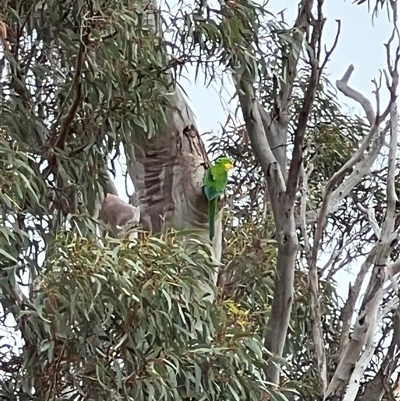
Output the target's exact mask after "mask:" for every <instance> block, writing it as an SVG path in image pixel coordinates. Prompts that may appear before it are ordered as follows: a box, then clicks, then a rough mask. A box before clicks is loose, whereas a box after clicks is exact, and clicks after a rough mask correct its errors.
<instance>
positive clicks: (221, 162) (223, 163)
mask: <svg viewBox="0 0 400 401" xmlns="http://www.w3.org/2000/svg"><path fill="white" fill-rule="evenodd" d="M215 165H216V166H220V168H221V167H222V168H223V169H224V170H225V171H229V170H231V169H233V163H232V160H230V159H228V158H227V157H220V158H218V159H217V161H216V162H215Z"/></svg>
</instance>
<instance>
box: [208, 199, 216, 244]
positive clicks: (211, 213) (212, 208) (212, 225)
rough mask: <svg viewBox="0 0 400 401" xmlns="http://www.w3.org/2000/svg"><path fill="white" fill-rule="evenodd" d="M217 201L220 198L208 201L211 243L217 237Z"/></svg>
mask: <svg viewBox="0 0 400 401" xmlns="http://www.w3.org/2000/svg"><path fill="white" fill-rule="evenodd" d="M217 200H218V198H215V199H213V200H210V201H208V226H209V232H210V240H211V241H212V239H213V238H214V235H215V214H216V212H217Z"/></svg>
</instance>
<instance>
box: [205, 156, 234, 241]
mask: <svg viewBox="0 0 400 401" xmlns="http://www.w3.org/2000/svg"><path fill="white" fill-rule="evenodd" d="M232 168H233V163H232V162H231V161H230V160H229V159H228V158H227V157H220V158H218V159H217V160H216V161H215V163H214V164H212V165H211V166H210V167H209V168H208V169H207V171H206V174H205V176H204V182H203V190H204V193H205V195H206V198H207V201H208V225H209V230H210V240H212V239H213V238H214V231H215V214H216V212H217V203H218V199H219V197H220V196H221V195H222V193H223V192H224V190H225V187H226V184H227V183H228V171H229V170H230V169H232Z"/></svg>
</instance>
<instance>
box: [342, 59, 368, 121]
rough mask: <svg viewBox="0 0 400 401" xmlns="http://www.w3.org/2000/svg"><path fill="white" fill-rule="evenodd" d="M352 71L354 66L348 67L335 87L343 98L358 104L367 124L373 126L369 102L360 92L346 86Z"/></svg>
mask: <svg viewBox="0 0 400 401" xmlns="http://www.w3.org/2000/svg"><path fill="white" fill-rule="evenodd" d="M353 71H354V66H353V65H350V67H349V68H348V69H347V71H346V72H345V74H344V75H343V77H342V79H341V80H340V81H337V82H336V86H337V88H338V89H339V90H340V92H342V93H343V94H344V95H345V96H347V97H349V98H350V99H353V100H355V101H356V102H357V103H360V105H361V106H362V108H363V109H364V111H365V114H366V116H367V119H368V121H369V123H370V124H371V125H374V123H375V112H374V109H373V107H372V104H371V102H370V101H369V100H368V99H367V98H366V97H365V96H364V95H363V94H361V93H360V92H358V91H356V90H355V89H353V88H351V87H350V86H348V85H347V83H348V82H349V79H350V77H351V74H352V73H353Z"/></svg>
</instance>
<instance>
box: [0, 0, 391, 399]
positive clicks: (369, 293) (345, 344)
mask: <svg viewBox="0 0 400 401" xmlns="http://www.w3.org/2000/svg"><path fill="white" fill-rule="evenodd" d="M324 3H325V2H324V1H323V0H318V1H313V0H300V1H299V2H298V6H299V7H298V15H297V17H296V20H295V22H294V25H293V26H287V25H286V24H285V23H283V22H281V21H279V20H277V19H276V18H275V17H274V16H272V15H271V14H270V13H269V12H268V6H267V5H260V4H255V3H253V2H251V1H246V0H244V1H240V2H239V1H238V2H236V1H227V2H223V3H218V4H215V5H214V4H212V5H211V4H206V3H204V2H195V3H194V4H191V5H185V4H183V3H182V2H178V4H176V5H175V7H172V5H170V6H171V7H172V8H170V9H168V7H167V9H166V10H161V9H160V8H159V7H158V5H157V4H155V3H152V2H151V3H146V2H139V1H130V0H124V1H116V0H108V1H93V0H69V1H65V2H60V1H58V0H57V1H56V0H31V1H18V0H7V1H5V2H3V3H2V4H1V5H0V15H1V16H2V20H1V21H0V38H1V44H2V47H3V54H2V59H1V64H0V72H1V74H0V77H1V79H2V92H1V110H0V111H1V119H0V126H1V127H0V128H1V132H0V133H1V155H2V165H1V169H2V174H1V180H2V192H1V194H0V199H1V211H2V220H1V231H0V233H1V236H2V243H4V244H5V245H4V247H3V248H1V250H0V255H1V270H2V274H3V276H2V281H1V292H2V295H1V301H2V306H3V310H4V316H5V317H6V316H10V315H12V316H13V317H14V320H15V322H16V327H17V329H18V330H19V333H20V334H21V337H22V338H21V341H22V346H21V344H20V346H19V349H20V350H21V352H20V353H19V352H17V351H15V349H13V348H10V344H6V345H5V352H4V353H3V358H2V359H3V360H4V364H3V365H2V369H3V376H2V380H3V383H2V384H3V386H2V389H3V390H1V391H2V396H3V397H8V398H10V399H12V398H13V397H14V398H15V396H19V397H22V396H23V395H26V396H27V397H31V398H35V399H51V398H53V399H55V398H57V397H63V398H69V399H71V398H73V399H81V398H82V399H109V398H115V399H130V398H133V399H147V398H149V399H162V398H165V399H204V398H205V399H229V400H230V399H235V400H237V399H262V398H265V399H267V398H269V399H285V397H286V398H290V397H291V398H292V399H298V397H309V399H315V398H312V397H320V398H321V399H324V400H346V401H350V400H354V399H356V397H357V396H358V397H359V398H360V399H363V400H364V401H365V400H368V399H371V397H372V394H373V397H375V398H374V399H377V400H379V399H384V398H383V397H386V398H387V399H390V398H389V397H392V396H393V391H392V390H393V389H392V388H391V387H392V383H391V382H390V380H391V378H392V375H393V374H394V372H395V371H396V368H397V365H396V356H397V342H398V338H397V337H398V333H397V332H398V328H397V326H398V322H397V320H398V317H397V313H398V312H397V308H398V297H397V285H396V277H397V274H398V272H399V266H398V263H397V262H396V261H395V260H394V258H395V257H396V252H397V249H396V244H397V243H396V241H397V236H398V230H397V226H396V219H395V214H396V201H397V197H396V184H397V180H396V175H395V172H396V148H397V111H396V104H395V101H396V97H397V85H398V72H397V63H398V43H397V41H398V36H397V30H396V29H394V30H393V36H392V37H391V38H389V42H388V44H387V62H388V65H387V71H386V73H385V75H384V83H385V84H386V86H387V89H388V91H389V95H390V96H389V103H388V104H387V105H385V107H384V108H383V109H382V110H381V105H380V103H381V102H380V101H379V100H380V97H379V94H380V91H381V88H380V84H379V82H378V83H377V89H376V97H377V100H378V101H377V105H378V108H377V110H374V108H373V107H372V104H371V102H370V101H369V100H368V99H367V98H366V97H365V96H363V95H362V94H361V93H359V92H357V91H356V90H355V89H353V88H352V87H351V85H350V83H349V82H350V78H351V75H352V73H353V67H352V66H350V67H349V68H348V70H347V71H346V73H345V74H344V76H343V78H342V79H341V80H340V81H338V82H337V84H336V86H337V89H338V90H339V91H340V92H342V93H343V94H344V95H345V96H347V97H348V98H350V99H352V100H354V101H356V102H358V103H359V104H360V106H361V107H362V108H363V110H364V112H365V117H364V116H362V117H354V116H349V115H346V114H345V113H343V112H342V110H341V107H340V106H339V105H338V104H337V102H336V100H335V97H336V94H335V92H334V90H333V89H332V87H331V86H330V84H329V82H328V81H327V80H326V79H325V77H324V69H325V68H326V66H327V65H329V64H328V61H329V58H330V57H331V56H333V55H334V48H335V47H336V45H337V37H338V36H339V34H340V23H339V24H338V36H337V37H336V38H333V43H332V46H331V48H329V49H328V50H325V48H324V45H323V42H322V34H323V29H324V24H325V16H324ZM359 3H360V5H363V3H364V2H359ZM383 4H388V7H389V8H388V9H389V10H392V11H393V16H394V18H393V20H394V22H393V24H394V28H396V26H395V25H396V18H395V15H396V9H395V4H393V2H388V3H385V2H382V1H378V2H377V6H380V5H383ZM390 7H391V8H390ZM163 33H168V36H165V37H164V36H163ZM170 38H172V39H171V40H170ZM393 47H395V48H396V47H397V49H396V50H395V52H394V53H393ZM190 64H195V65H196V68H197V70H198V71H199V70H200V69H202V72H203V74H204V75H205V77H206V79H207V80H208V81H209V82H216V81H217V74H218V73H221V71H222V72H223V73H224V74H229V75H230V77H231V78H232V80H233V82H234V84H235V95H236V99H237V101H238V106H239V110H240V112H241V114H242V117H243V122H242V126H240V127H239V129H236V128H237V127H234V129H235V132H234V133H231V134H229V131H228V129H225V130H224V134H225V135H226V134H227V133H228V134H229V137H228V138H227V137H226V136H223V137H222V138H223V140H222V141H220V144H219V149H218V147H215V149H216V150H218V151H219V152H224V153H229V154H230V155H231V156H234V157H235V158H236V159H237V166H238V170H237V174H236V175H235V176H234V177H232V182H231V184H232V186H231V188H230V190H229V191H228V201H227V204H228V205H230V206H231V207H230V208H228V219H226V221H227V223H228V224H227V225H226V230H225V236H226V239H227V242H226V248H225V252H224V254H223V255H222V224H221V223H222V219H221V217H222V214H220V218H219V219H218V220H217V221H218V223H217V230H216V232H217V235H216V240H215V241H214V243H213V244H209V243H208V241H207V230H206V228H207V227H206V224H207V223H206V222H207V208H206V199H205V197H204V195H203V193H202V188H201V185H202V180H203V177H204V171H205V169H206V168H207V167H208V162H209V158H208V155H207V152H206V149H205V146H204V144H203V142H202V140H201V137H200V134H199V132H198V130H197V128H196V123H195V121H194V115H193V113H192V111H191V110H190V108H189V107H188V105H187V103H186V101H185V99H184V96H183V93H182V91H181V90H180V89H179V86H178V78H179V76H180V74H182V73H183V71H184V67H185V66H187V65H190ZM231 128H232V127H231ZM237 134H240V144H238V139H237ZM386 140H388V142H389V144H388V146H387V147H386V143H385V141H386ZM224 142H225V143H226V145H227V146H223V147H222V148H221V144H223V143H224ZM120 145H123V149H124V152H125V157H126V160H127V171H128V174H129V176H130V178H131V179H132V182H133V184H134V186H135V188H136V191H137V195H138V204H137V206H138V207H139V208H140V215H141V223H142V226H143V229H144V231H145V232H143V233H142V234H140V236H139V239H137V240H136V241H129V240H127V239H122V240H121V239H110V238H109V237H105V239H103V240H104V241H103V243H101V242H99V240H98V238H97V231H96V226H97V225H98V224H99V222H98V221H97V218H96V217H97V211H98V209H99V203H100V200H101V199H102V196H103V193H104V192H112V193H114V194H115V193H116V191H115V187H114V186H113V185H112V179H111V178H110V172H109V171H107V170H108V164H110V165H111V170H113V166H114V164H115V162H116V160H117V159H118V156H119V152H120V150H121V146H120ZM387 149H388V151H387ZM378 162H379V163H380V165H379V163H378ZM111 173H112V171H111ZM252 178H253V179H252ZM244 182H245V183H247V190H246V191H244V190H243V183H244ZM370 188H374V191H373V193H371V192H370V191H369V189H370ZM244 205H245V207H244ZM383 205H385V207H383ZM232 215H234V217H235V219H231V217H232ZM238 222H239V224H238ZM170 228H172V229H174V230H177V233H172V234H171V233H170V232H168V229H170ZM148 231H150V232H151V235H148ZM157 234H158V235H157ZM210 245H212V247H211V246H210ZM323 252H330V253H331V255H330V257H329V260H328V261H327V263H326V264H325V265H324V266H321V264H320V263H321V262H320V257H321V254H322V253H323ZM221 256H222V274H220V275H219V286H220V290H219V292H218V294H217V295H218V296H217V297H216V296H215V294H214V291H213V290H214V288H213V285H214V284H215V283H216V279H217V273H218V268H219V267H220V265H219V264H218V260H219V259H220V258H221ZM355 258H357V259H359V260H360V261H361V262H362V265H361V268H360V270H359V273H358V275H357V278H356V280H355V282H354V284H353V285H352V287H351V288H350V290H349V297H348V299H347V300H346V301H345V303H344V305H343V307H342V308H341V305H340V301H339V300H337V298H336V295H335V288H334V287H335V286H334V284H333V283H332V280H333V277H334V275H335V273H336V272H337V271H338V270H339V269H340V268H343V266H344V265H346V263H347V264H348V263H350V261H351V260H354V259H355ZM368 272H371V275H370V281H369V284H368V286H367V289H366V292H365V294H364V296H363V298H362V303H361V306H360V309H359V310H358V311H356V306H357V300H359V299H360V295H361V290H362V285H363V283H364V281H365V280H366V277H367V273H368ZM26 275H28V276H29V280H28V282H27V280H26ZM21 276H24V277H22V278H21ZM388 284H389V286H388ZM24 285H25V286H26V287H27V289H28V291H25V290H24V288H23V287H24ZM199 287H201V291H197V289H198V288H199ZM21 288H22V290H21ZM204 290H205V291H209V292H211V294H207V295H211V296H208V297H205V295H206V294H205V293H204ZM210 301H211V302H210ZM292 305H294V306H295V307H294V309H293V310H292ZM243 308H245V309H243ZM340 308H341V310H340ZM339 310H340V314H339ZM291 317H292V325H291V328H290V323H291ZM304 322H305V323H304ZM381 322H383V326H382V333H381V336H380V340H381V341H380V342H379V343H378V344H374V334H375V333H376V331H377V328H378V326H379V325H380V324H381ZM4 324H6V321H4ZM392 329H393V332H394V334H393V336H392V339H391V341H392V343H391V346H390V347H389V350H388V351H387V353H386V354H385V353H384V352H383V351H382V350H383V349H384V344H383V342H384V340H385V339H386V338H388V332H389V331H390V330H392ZM350 334H351V335H350ZM303 338H306V339H307V340H308V341H307V343H306V344H304V343H303V342H302V339H303ZM261 339H262V340H261ZM262 342H263V343H264V347H263V346H262ZM285 343H286V344H285ZM285 345H286V346H285ZM374 352H376V353H377V355H374ZM286 357H288V360H287V363H285V361H284V358H286ZM297 357H298V359H297ZM302 374H303V376H305V377H306V378H307V381H306V382H304V381H303V386H300V385H299V382H301V381H302ZM293 388H297V389H298V391H299V392H300V395H295V394H293V393H291V392H290V390H292V389H293ZM368 397H370V398H368Z"/></svg>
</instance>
